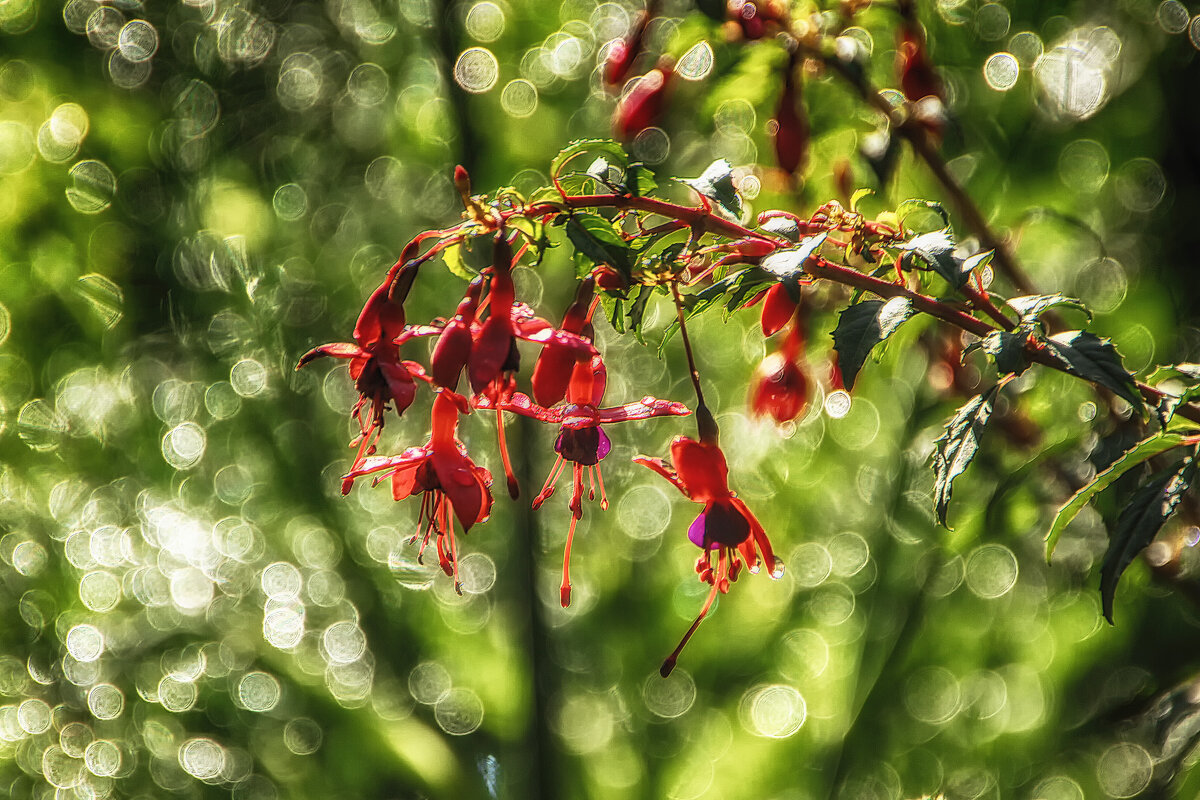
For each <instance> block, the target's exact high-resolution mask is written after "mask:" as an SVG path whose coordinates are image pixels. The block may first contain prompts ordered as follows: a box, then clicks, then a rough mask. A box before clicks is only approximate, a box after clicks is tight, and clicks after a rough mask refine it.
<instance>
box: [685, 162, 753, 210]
mask: <svg viewBox="0 0 1200 800" xmlns="http://www.w3.org/2000/svg"><path fill="white" fill-rule="evenodd" d="M679 182H680V183H686V184H687V185H688V186H690V187H692V188H693V189H695V190H696V191H697V192H699V193H700V194H702V195H704V196H705V197H707V198H709V199H710V200H712V201H713V202H715V203H716V204H717V205H718V206H720V207H721V208H722V209H723V210H724V211H726V212H727V213H728V214H729V215H730V216H732V217H735V218H736V217H738V216H740V215H741V213H742V198H741V197H740V196H738V193H737V189H735V188H734V186H733V165H732V164H730V163H729V162H728V161H726V160H725V159H723V158H720V159H717V160H716V161H714V162H713V163H712V164H710V165H709V166H708V169H706V170H704V172H702V173H701V174H700V177H699V178H680V179H679Z"/></svg>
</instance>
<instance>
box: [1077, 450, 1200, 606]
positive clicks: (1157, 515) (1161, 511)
mask: <svg viewBox="0 0 1200 800" xmlns="http://www.w3.org/2000/svg"><path fill="white" fill-rule="evenodd" d="M1195 475H1196V459H1195V458H1194V457H1193V456H1189V457H1188V458H1185V459H1184V460H1183V461H1182V462H1181V463H1179V464H1178V465H1176V466H1175V467H1173V468H1172V469H1168V470H1165V471H1163V472H1160V473H1158V474H1157V475H1155V476H1153V477H1151V478H1150V480H1149V481H1147V482H1146V483H1145V484H1143V485H1142V487H1141V488H1139V489H1138V490H1137V491H1136V492H1134V493H1133V497H1131V498H1130V499H1129V504H1128V505H1126V506H1125V508H1124V510H1122V511H1121V514H1120V516H1119V517H1117V526H1116V529H1115V530H1114V531H1113V532H1112V534H1111V535H1110V537H1109V542H1108V551H1107V552H1106V553H1105V554H1104V563H1103V564H1102V565H1101V566H1100V604H1101V606H1102V607H1103V609H1104V618H1105V619H1107V620H1108V623H1109V624H1110V625H1112V624H1113V599H1114V597H1115V596H1116V593H1117V583H1118V582H1119V581H1120V580H1121V575H1122V574H1123V573H1124V572H1125V568H1126V567H1128V566H1129V565H1130V563H1132V561H1133V559H1134V557H1135V556H1137V554H1138V553H1140V552H1141V551H1142V550H1144V549H1146V547H1148V546H1149V544H1150V543H1151V542H1152V541H1154V537H1155V536H1157V535H1158V532H1159V530H1160V529H1161V528H1162V526H1163V524H1164V523H1165V522H1166V521H1167V520H1168V519H1170V518H1171V515H1172V514H1174V513H1175V509H1176V508H1177V507H1178V506H1179V502H1180V501H1181V500H1182V499H1183V495H1184V494H1185V493H1186V492H1187V490H1188V487H1190V486H1191V483H1192V479H1193V478H1194V477H1195Z"/></svg>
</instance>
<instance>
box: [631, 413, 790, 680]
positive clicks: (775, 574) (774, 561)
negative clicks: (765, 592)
mask: <svg viewBox="0 0 1200 800" xmlns="http://www.w3.org/2000/svg"><path fill="white" fill-rule="evenodd" d="M633 460H634V462H635V463H638V464H641V465H642V466H645V467H649V468H650V469H652V470H654V471H655V472H657V473H658V474H659V475H662V476H663V477H664V478H666V479H667V480H669V481H670V482H671V483H672V484H673V485H674V486H675V488H677V489H678V490H679V491H681V492H683V494H684V495H685V496H686V497H687V498H688V499H690V500H692V501H694V502H697V503H703V504H704V510H703V511H701V512H700V515H699V516H698V517H696V519H695V521H693V522H692V524H691V525H690V526H689V527H688V539H689V540H691V542H692V544H694V545H696V546H697V547H699V548H701V549H702V550H703V551H704V553H703V555H701V556H700V558H699V559H698V560H697V561H696V572H697V573H698V574H699V576H700V580H701V581H703V582H704V583H707V584H708V585H710V586H711V587H712V590H711V591H709V593H708V599H707V600H705V602H704V607H703V608H702V609H701V610H700V614H699V616H697V617H696V621H695V622H693V623H692V626H691V627H690V628H688V630H687V633H685V634H684V635H683V638H682V639H681V640H680V642H679V645H678V646H677V647H676V648H675V650H674V651H672V653H671V655H669V656H667V659H666V660H665V661H663V664H662V668H661V669H660V670H659V672H660V674H661V675H662V676H663V677H664V678H665V677H667V676H668V675H670V674H671V671H672V670H673V669H675V662H676V661H677V660H678V658H679V654H680V653H681V652H682V651H683V648H684V646H685V645H686V644H687V643H688V640H689V639H691V638H692V634H693V633H695V632H696V629H697V628H698V627H700V623H701V622H702V621H703V620H704V617H705V616H707V614H708V612H709V610H710V609H711V608H712V604H713V601H714V600H715V599H716V597H717V594H718V593H720V594H726V593H727V592H728V591H729V586H730V584H732V583H733V582H734V581H736V580H737V579H738V576H739V574H740V573H741V570H742V564H743V562H744V563H745V566H746V567H747V568H748V569H749V570H750V572H751V573H756V572H758V571H759V570H760V569H761V566H760V564H761V563H765V564H767V566H768V568H769V569H770V575H771V577H772V578H776V579H778V578H781V577H783V561H781V560H780V559H779V558H777V557H776V556H775V553H774V551H773V550H772V549H771V542H770V541H769V540H768V539H767V534H766V532H765V531H764V530H763V527H762V525H761V524H760V523H759V521H758V519H757V518H755V516H754V514H752V513H751V512H750V509H749V508H747V507H746V504H745V503H744V502H742V500H741V499H739V498H738V496H737V495H736V494H734V493H733V492H732V491H730V489H729V466H728V465H727V464H726V462H725V454H724V453H722V452H721V448H720V447H719V446H718V445H717V444H716V442H715V441H711V442H710V441H699V442H698V441H696V440H694V439H689V438H688V437H686V436H677V437H675V441H673V442H672V443H671V463H670V464H667V463H666V462H665V461H663V460H662V459H661V458H651V457H649V456H637V457H636V458H634V459H633ZM714 553H716V556H717V558H716V564H715V565H714V563H713V554H714ZM759 553H761V554H762V558H761V561H760V558H759Z"/></svg>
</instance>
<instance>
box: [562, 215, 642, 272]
mask: <svg viewBox="0 0 1200 800" xmlns="http://www.w3.org/2000/svg"><path fill="white" fill-rule="evenodd" d="M566 228H567V238H568V239H570V240H571V244H573V245H575V249H576V251H577V252H578V253H579V254H581V255H583V256H584V257H585V258H587V259H588V260H589V261H591V262H592V263H593V264H594V265H596V266H599V265H601V264H607V265H608V266H610V267H612V268H613V269H615V270H617V271H618V272H619V273H621V276H622V277H623V278H625V280H626V281H631V278H632V275H633V262H632V259H631V257H630V250H629V244H628V243H627V242H626V241H625V240H624V239H622V238H621V235H620V234H619V233H617V230H616V228H614V227H613V225H612V223H611V222H609V221H608V220H606V219H605V218H604V217H601V216H599V215H597V214H572V215H571V218H570V219H569V220H567V225H566ZM589 271H590V270H589Z"/></svg>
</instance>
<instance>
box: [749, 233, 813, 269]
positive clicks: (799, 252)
mask: <svg viewBox="0 0 1200 800" xmlns="http://www.w3.org/2000/svg"><path fill="white" fill-rule="evenodd" d="M826 236H828V234H825V233H818V234H817V235H816V236H810V237H808V238H807V239H805V240H804V241H803V242H801V243H800V245H799V246H798V247H789V248H787V249H786V250H776V251H775V252H774V253H771V254H770V255H769V256H767V257H765V258H764V259H763V260H762V262H761V266H762V268H763V269H765V270H766V271H767V272H769V273H771V274H772V275H774V276H775V279H776V280H780V281H788V280H790V281H797V280H799V279H800V276H802V275H803V274H804V262H805V261H808V259H809V258H811V257H812V254H813V253H815V252H817V250H819V249H820V247H821V245H823V244H825V237H826Z"/></svg>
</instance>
